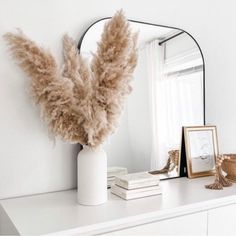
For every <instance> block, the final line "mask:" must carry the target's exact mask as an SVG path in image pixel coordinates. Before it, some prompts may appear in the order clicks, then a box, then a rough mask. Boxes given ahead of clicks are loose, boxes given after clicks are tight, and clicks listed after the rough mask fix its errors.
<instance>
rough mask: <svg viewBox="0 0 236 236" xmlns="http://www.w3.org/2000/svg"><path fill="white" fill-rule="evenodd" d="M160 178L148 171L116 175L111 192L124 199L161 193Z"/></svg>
mask: <svg viewBox="0 0 236 236" xmlns="http://www.w3.org/2000/svg"><path fill="white" fill-rule="evenodd" d="M159 182H160V178H159V176H158V175H152V174H149V173H148V172H141V173H133V174H127V175H122V176H118V177H116V178H115V184H114V185H112V186H111V193H113V194H115V195H117V196H119V197H121V198H123V199H125V200H130V199H135V198H141V197H148V196H153V195H157V194H161V193H162V191H161V187H160V186H159Z"/></svg>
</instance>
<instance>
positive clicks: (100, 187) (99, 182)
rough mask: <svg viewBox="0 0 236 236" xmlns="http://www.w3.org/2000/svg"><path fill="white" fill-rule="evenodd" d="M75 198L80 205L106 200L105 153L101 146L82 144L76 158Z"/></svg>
mask: <svg viewBox="0 0 236 236" xmlns="http://www.w3.org/2000/svg"><path fill="white" fill-rule="evenodd" d="M77 166H78V168H77V187H78V191H77V200H78V203H79V204H81V205H99V204H103V203H105V202H106V201H107V155H106V152H105V151H104V150H103V148H102V147H96V148H91V147H88V146H83V149H82V150H81V151H80V152H79V154H78V158H77Z"/></svg>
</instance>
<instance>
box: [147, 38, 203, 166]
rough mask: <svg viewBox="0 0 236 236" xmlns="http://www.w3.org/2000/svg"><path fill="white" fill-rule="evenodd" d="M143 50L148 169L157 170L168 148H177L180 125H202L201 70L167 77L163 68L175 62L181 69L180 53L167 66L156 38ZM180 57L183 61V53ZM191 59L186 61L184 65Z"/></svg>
mask: <svg viewBox="0 0 236 236" xmlns="http://www.w3.org/2000/svg"><path fill="white" fill-rule="evenodd" d="M145 50H146V57H147V73H148V78H147V80H148V83H149V94H150V97H149V100H150V102H149V106H150V109H149V110H150V120H151V130H152V134H151V136H152V145H151V146H152V148H151V149H152V150H151V169H160V168H162V167H163V166H164V165H165V163H166V161H167V157H168V151H170V150H172V149H179V148H180V142H181V128H182V126H187V125H202V124H203V96H202V95H203V94H202V93H203V92H202V91H203V87H202V86H203V79H202V78H203V77H202V71H200V72H194V73H189V74H185V75H181V76H180V75H178V74H175V75H174V76H173V75H172V76H168V73H166V69H167V68H168V72H169V71H170V69H171V68H175V69H176V68H178V64H179V66H180V68H181V69H183V68H184V65H183V60H182V59H181V56H180V57H179V58H176V59H177V60H176V61H177V62H178V63H177V64H176V61H175V63H173V66H171V64H170V63H168V65H167V64H166V63H165V61H164V47H161V46H159V42H158V40H154V41H152V42H151V43H149V44H148V45H146V47H145ZM184 58H185V61H186V53H185V55H184ZM191 58H192V52H191ZM196 61H199V60H196ZM196 61H195V62H196ZM195 62H194V61H192V63H190V62H189V61H188V64H187V66H188V67H191V66H192V65H195V64H194V63H195ZM191 64H192V65H191ZM176 66H177V67H176Z"/></svg>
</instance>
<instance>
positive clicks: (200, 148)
mask: <svg viewBox="0 0 236 236" xmlns="http://www.w3.org/2000/svg"><path fill="white" fill-rule="evenodd" d="M184 141H185V153H186V162H187V172H188V178H197V177H204V176H210V175H214V174H215V165H216V159H217V156H218V155H219V148H218V137H217V128H216V126H187V127H184Z"/></svg>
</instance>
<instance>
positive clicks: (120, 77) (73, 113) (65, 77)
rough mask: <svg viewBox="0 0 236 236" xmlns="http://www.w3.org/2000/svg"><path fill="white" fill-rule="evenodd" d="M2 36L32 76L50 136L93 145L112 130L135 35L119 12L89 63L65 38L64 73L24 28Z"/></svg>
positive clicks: (128, 78) (121, 102) (133, 62)
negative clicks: (28, 35) (27, 35)
mask: <svg viewBox="0 0 236 236" xmlns="http://www.w3.org/2000/svg"><path fill="white" fill-rule="evenodd" d="M4 38H5V40H6V41H7V42H8V45H9V48H10V51H11V52H12V55H13V57H14V59H16V61H17V62H18V64H19V66H20V67H21V68H22V69H23V70H24V72H25V73H26V74H27V75H28V76H29V77H30V78H31V93H32V95H33V97H34V100H35V102H36V104H38V105H39V106H40V110H41V112H42V115H43V118H44V119H45V121H46V122H47V124H48V127H49V130H50V132H51V133H52V134H53V135H54V136H60V137H62V138H63V139H64V140H66V141H70V142H78V143H80V144H86V145H89V146H92V147H95V146H98V145H100V144H102V143H103V142H104V140H105V139H106V137H107V136H108V135H110V134H111V133H113V132H114V131H115V129H116V127H117V124H118V118H119V115H120V113H121V112H122V109H123V105H124V101H125V98H126V96H127V95H128V94H129V93H130V91H131V87H130V81H131V79H132V73H133V71H134V68H135V66H136V63H137V49H136V42H137V34H135V33H132V32H131V30H130V26H129V23H128V21H127V20H126V18H125V17H124V14H123V12H122V11H118V12H117V13H116V14H115V16H113V17H112V19H111V20H109V21H108V22H107V23H106V25H105V26H104V31H103V34H102V38H101V41H100V42H99V43H98V46H97V52H96V53H95V54H94V55H93V59H92V61H91V63H90V64H87V62H86V61H85V59H84V58H83V57H82V56H81V55H79V54H78V51H77V47H76V43H75V42H74V40H73V39H71V38H70V37H69V36H68V35H65V36H64V37H63V55H64V65H63V72H62V74H61V73H60V69H59V67H58V65H57V63H56V60H55V59H54V57H53V56H52V55H51V53H50V52H49V51H47V50H45V49H43V48H42V47H39V46H38V45H37V44H36V43H35V42H33V41H31V40H30V39H28V38H27V37H26V36H25V35H24V34H23V33H22V32H20V31H19V32H18V33H7V34H5V35H4Z"/></svg>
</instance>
